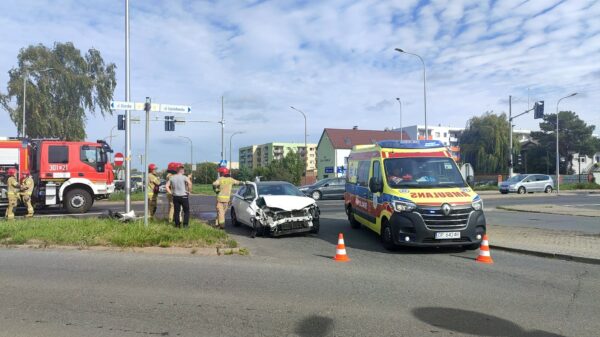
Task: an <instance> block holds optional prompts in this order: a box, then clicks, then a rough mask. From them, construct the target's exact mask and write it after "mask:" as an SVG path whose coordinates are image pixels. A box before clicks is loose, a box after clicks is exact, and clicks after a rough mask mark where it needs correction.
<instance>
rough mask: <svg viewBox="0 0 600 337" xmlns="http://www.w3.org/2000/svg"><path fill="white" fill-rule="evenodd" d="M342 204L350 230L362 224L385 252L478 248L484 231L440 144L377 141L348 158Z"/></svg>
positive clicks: (474, 201)
mask: <svg viewBox="0 0 600 337" xmlns="http://www.w3.org/2000/svg"><path fill="white" fill-rule="evenodd" d="M344 204H345V207H346V214H347V215H348V220H349V221H350V224H351V225H352V227H354V228H360V227H361V226H365V227H367V228H369V229H370V230H372V231H374V232H376V233H377V234H379V235H380V237H381V242H382V244H383V246H384V247H385V248H388V249H391V248H393V247H394V246H396V245H408V246H463V247H465V248H466V249H477V248H478V247H479V245H480V243H481V239H482V237H483V235H484V234H485V232H486V220H485V215H484V214H483V201H482V200H481V198H480V197H479V195H477V193H475V192H474V191H473V190H472V189H471V188H470V187H469V185H468V184H467V183H466V182H465V180H464V179H463V177H462V175H461V173H460V171H459V169H458V167H457V165H456V163H455V162H454V160H453V159H452V155H451V153H450V152H449V151H448V149H447V148H446V147H445V146H444V144H442V143H441V142H439V141H434V140H415V141H407V140H403V141H398V140H388V141H381V142H378V143H376V144H371V145H357V146H355V147H354V148H353V149H352V151H351V153H350V156H349V157H348V170H347V180H346V191H345V194H344Z"/></svg>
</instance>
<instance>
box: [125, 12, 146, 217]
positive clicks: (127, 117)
mask: <svg viewBox="0 0 600 337" xmlns="http://www.w3.org/2000/svg"><path fill="white" fill-rule="evenodd" d="M129 69H130V68H129V0H125V101H127V102H129V100H130V98H131V97H130V94H131V91H130V83H129ZM146 124H148V123H147V122H146ZM130 131H131V111H130V110H125V213H129V212H130V211H131V132H130ZM146 203H147V201H146Z"/></svg>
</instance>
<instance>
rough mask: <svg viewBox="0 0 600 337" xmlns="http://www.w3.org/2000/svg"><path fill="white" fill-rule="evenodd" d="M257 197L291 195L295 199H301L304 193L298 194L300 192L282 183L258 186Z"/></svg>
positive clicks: (294, 187) (292, 186)
mask: <svg viewBox="0 0 600 337" xmlns="http://www.w3.org/2000/svg"><path fill="white" fill-rule="evenodd" d="M258 195H293V196H297V197H303V196H304V193H302V192H300V190H299V189H298V188H297V187H296V186H294V185H292V184H288V183H282V184H259V185H258Z"/></svg>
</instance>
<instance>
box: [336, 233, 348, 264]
mask: <svg viewBox="0 0 600 337" xmlns="http://www.w3.org/2000/svg"><path fill="white" fill-rule="evenodd" d="M333 260H334V261H337V262H348V261H350V259H349V258H348V255H346V245H345V244H344V234H342V233H340V235H338V244H337V249H336V250H335V256H334V257H333Z"/></svg>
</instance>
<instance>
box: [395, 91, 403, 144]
mask: <svg viewBox="0 0 600 337" xmlns="http://www.w3.org/2000/svg"><path fill="white" fill-rule="evenodd" d="M396 100H397V101H398V105H400V140H402V139H404V137H403V135H404V129H403V128H402V101H401V100H400V97H396Z"/></svg>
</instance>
